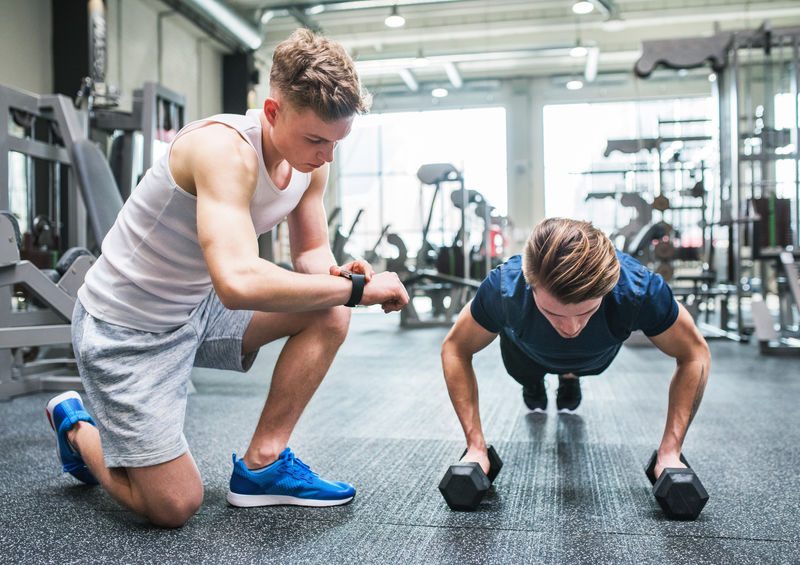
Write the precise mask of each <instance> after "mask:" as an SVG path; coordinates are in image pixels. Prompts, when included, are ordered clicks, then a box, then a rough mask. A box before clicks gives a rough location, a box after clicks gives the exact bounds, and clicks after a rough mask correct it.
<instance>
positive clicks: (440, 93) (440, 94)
mask: <svg viewBox="0 0 800 565" xmlns="http://www.w3.org/2000/svg"><path fill="white" fill-rule="evenodd" d="M448 94H449V93H448V92H447V89H446V88H434V89H433V90H431V96H433V97H434V98H444V97H445V96H447V95H448Z"/></svg>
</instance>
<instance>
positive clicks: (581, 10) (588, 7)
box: [572, 0, 594, 15]
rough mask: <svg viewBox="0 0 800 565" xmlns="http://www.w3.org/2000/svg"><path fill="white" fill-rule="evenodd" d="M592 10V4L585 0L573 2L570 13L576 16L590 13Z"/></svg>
mask: <svg viewBox="0 0 800 565" xmlns="http://www.w3.org/2000/svg"><path fill="white" fill-rule="evenodd" d="M592 10H594V4H592V3H591V2H587V1H586V0H581V1H580V2H575V3H574V4H573V5H572V11H573V12H575V13H576V14H580V15H584V14H588V13H590V12H592Z"/></svg>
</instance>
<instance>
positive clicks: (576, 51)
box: [569, 45, 589, 59]
mask: <svg viewBox="0 0 800 565" xmlns="http://www.w3.org/2000/svg"><path fill="white" fill-rule="evenodd" d="M588 52H589V50H588V49H586V47H584V46H583V45H576V46H575V47H573V48H572V49H570V50H569V56H570V57H575V58H576V59H579V58H581V57H586V54H587V53H588Z"/></svg>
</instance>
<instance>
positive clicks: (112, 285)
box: [78, 110, 311, 332]
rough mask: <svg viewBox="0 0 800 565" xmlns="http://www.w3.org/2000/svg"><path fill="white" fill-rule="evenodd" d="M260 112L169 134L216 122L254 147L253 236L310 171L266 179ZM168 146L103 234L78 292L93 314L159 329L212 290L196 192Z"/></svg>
mask: <svg viewBox="0 0 800 565" xmlns="http://www.w3.org/2000/svg"><path fill="white" fill-rule="evenodd" d="M260 112H261V111H260V110H250V111H248V112H247V114H246V115H244V116H242V115H234V114H220V115H217V116H211V117H210V118H206V119H204V120H199V121H196V122H192V123H190V124H188V125H187V126H186V127H184V128H183V129H182V130H181V131H180V132H178V135H176V136H175V139H178V138H179V137H180V136H181V135H183V134H184V133H186V132H188V131H191V130H194V129H197V128H198V127H201V126H203V125H206V124H208V123H211V122H218V123H222V124H226V125H228V126H229V127H231V128H233V129H235V130H236V131H238V132H239V133H240V134H241V136H242V137H243V138H244V139H245V140H246V141H247V142H248V143H249V144H250V145H251V146H252V147H253V150H254V151H255V152H256V155H258V165H259V167H258V168H259V175H258V184H257V186H256V190H255V193H254V194H253V198H252V200H251V201H250V216H251V217H252V219H253V226H254V227H255V230H256V233H258V234H262V233H264V232H267V231H269V230H271V229H272V228H273V227H275V226H276V225H277V224H278V223H279V222H280V221H281V220H282V219H283V218H284V217H286V215H287V214H289V212H291V211H292V210H293V209H294V208H295V206H297V203H298V202H299V201H300V198H301V197H302V196H303V194H304V193H305V191H306V189H307V188H308V185H309V182H310V181H311V174H310V173H301V172H300V171H297V170H292V176H291V180H290V182H289V185H288V186H287V187H286V188H285V189H283V190H279V189H278V188H277V187H276V186H275V184H274V183H273V182H272V180H271V179H270V177H269V175H268V174H267V169H266V166H265V165H264V155H263V154H262V147H261V121H260V119H259V115H260ZM174 142H175V140H173V141H172V143H174ZM171 150H172V144H170V147H169V150H168V151H167V152H166V153H165V154H164V156H163V157H161V159H159V160H158V161H157V162H156V163H155V164H154V165H153V167H152V168H151V169H150V170H149V171H147V173H146V174H145V176H144V178H142V180H141V182H140V183H139V185H138V186H137V187H136V189H135V190H134V191H133V193H132V194H131V197H130V198H129V199H128V201H127V202H126V203H125V205H124V206H123V207H122V211H121V212H120V213H119V216H117V220H116V222H114V226H113V227H112V228H111V230H110V231H109V232H108V235H106V238H105V239H104V240H103V245H102V251H103V253H102V255H101V256H100V258H99V259H98V260H97V261H96V262H95V264H94V265H93V266H92V268H91V269H90V270H89V272H88V273H87V275H86V280H85V282H84V284H83V286H82V287H81V288H80V290H78V298H79V299H80V301H81V303H82V304H83V306H84V308H86V311H87V312H89V313H90V314H91V315H92V316H94V317H95V318H99V319H101V320H103V321H105V322H108V323H111V324H117V325H120V326H126V327H129V328H134V329H138V330H143V331H149V332H164V331H167V330H170V329H174V328H176V327H178V326H180V325H182V324H184V323H186V321H187V320H188V319H189V317H190V316H191V314H192V312H193V310H194V309H195V308H196V307H197V305H198V304H200V302H201V301H202V300H203V299H204V298H205V297H206V296H208V293H209V292H210V291H211V289H212V284H211V276H210V275H209V272H208V266H207V265H206V262H205V259H204V258H203V252H202V249H201V248H200V244H199V242H198V238H197V197H196V196H194V195H192V194H189V193H188V192H186V191H185V190H183V189H182V188H181V187H179V186H178V185H177V184H176V183H175V180H174V179H173V178H172V173H171V172H170V170H169V155H170V152H171ZM220 236H221V237H224V234H220Z"/></svg>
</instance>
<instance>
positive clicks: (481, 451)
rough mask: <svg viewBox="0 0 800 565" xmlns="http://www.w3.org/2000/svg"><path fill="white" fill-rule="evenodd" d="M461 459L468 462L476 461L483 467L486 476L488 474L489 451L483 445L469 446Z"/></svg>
mask: <svg viewBox="0 0 800 565" xmlns="http://www.w3.org/2000/svg"><path fill="white" fill-rule="evenodd" d="M461 461H462V462H463V463H469V462H470V461H471V462H474V463H477V464H478V465H480V466H481V469H483V473H484V474H485V475H487V476H488V475H489V451H488V450H487V449H486V446H485V445H484V446H483V447H482V448H480V447H470V448H469V449H467V452H466V453H465V454H464V457H462V458H461Z"/></svg>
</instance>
